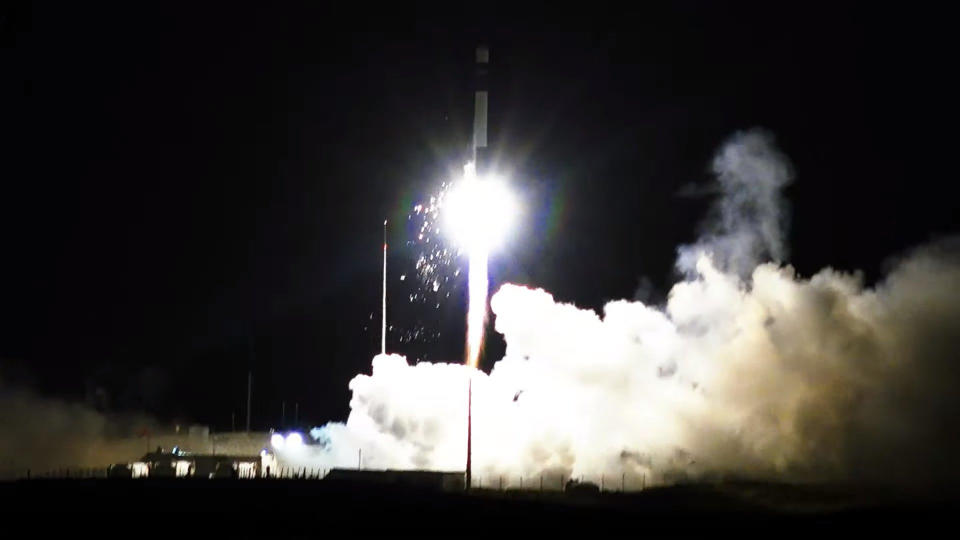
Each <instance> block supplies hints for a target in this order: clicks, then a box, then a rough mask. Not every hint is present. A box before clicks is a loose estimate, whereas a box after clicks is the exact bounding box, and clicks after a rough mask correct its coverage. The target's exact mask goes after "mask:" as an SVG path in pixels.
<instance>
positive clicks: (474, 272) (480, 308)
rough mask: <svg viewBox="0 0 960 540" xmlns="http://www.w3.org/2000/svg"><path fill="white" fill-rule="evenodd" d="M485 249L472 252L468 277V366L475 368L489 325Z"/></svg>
mask: <svg viewBox="0 0 960 540" xmlns="http://www.w3.org/2000/svg"><path fill="white" fill-rule="evenodd" d="M488 257H489V255H488V253H487V251H486V250H485V249H483V248H479V249H476V250H472V251H471V252H470V274H469V275H468V276H467V280H468V289H469V293H468V294H469V300H468V308H467V355H466V356H467V358H466V363H467V365H468V366H470V367H472V368H475V367H477V364H478V363H479V360H480V349H481V348H482V347H483V332H484V328H485V327H486V324H487V293H488V290H487V289H488V287H489V278H488V277H487V259H488Z"/></svg>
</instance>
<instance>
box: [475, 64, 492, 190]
mask: <svg viewBox="0 0 960 540" xmlns="http://www.w3.org/2000/svg"><path fill="white" fill-rule="evenodd" d="M489 71H490V49H488V48H487V47H485V46H480V47H477V56H476V64H475V72H474V93H473V163H474V167H475V170H476V171H477V174H478V175H483V174H485V173H486V172H487V167H488V166H489V155H488V154H489V152H488V147H487V110H488V108H489V101H488V100H489V88H488V75H489Z"/></svg>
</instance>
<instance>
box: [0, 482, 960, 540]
mask: <svg viewBox="0 0 960 540" xmlns="http://www.w3.org/2000/svg"><path fill="white" fill-rule="evenodd" d="M0 500H2V502H3V508H4V512H5V513H9V515H10V516H17V518H16V519H17V520H18V521H23V520H27V521H28V522H30V523H35V524H38V525H41V526H42V527H44V528H53V529H59V528H64V527H65V528H67V529H69V530H71V531H80V530H84V529H89V528H91V527H92V528H95V529H96V530H106V531H112V532H118V533H119V532H120V531H129V530H130V529H129V527H131V526H132V527H134V528H136V529H142V528H143V527H144V526H145V525H148V527H149V532H150V533H151V534H156V533H161V532H163V533H167V532H177V531H180V532H181V533H184V534H185V537H187V538H193V537H195V533H197V532H200V531H206V532H217V533H222V534H239V535H240V536H241V537H242V536H244V535H247V534H256V535H257V536H260V537H273V536H288V535H295V536H298V537H331V534H333V531H334V528H335V527H336V526H339V525H342V526H345V527H348V528H356V529H357V530H372V529H387V530H403V531H408V532H415V531H424V530H436V531H444V530H445V531H448V532H452V531H455V530H461V528H466V529H465V531H466V532H467V533H476V532H478V531H490V532H497V531H499V533H501V535H502V534H506V535H507V536H510V535H511V534H513V533H518V532H520V531H521V530H524V529H531V528H534V529H538V530H551V531H565V532H571V531H584V532H588V531H594V532H596V531H602V530H608V529H617V530H620V529H625V528H626V529H634V530H635V531H636V533H637V535H641V534H642V533H643V532H650V531H657V532H664V533H667V532H706V531H716V530H737V531H741V532H748V533H749V532H755V533H767V532H772V531H780V532H783V533H788V534H789V533H791V532H794V533H795V532H798V531H804V530H809V529H814V530H823V531H834V532H836V531H837V530H849V531H863V530H868V531H885V532H889V531H890V530H891V528H897V529H899V528H914V527H921V528H922V529H926V528H927V527H932V526H934V525H935V524H937V523H940V522H943V523H946V522H947V519H948V518H950V517H952V516H953V515H955V511H956V510H957V509H960V505H957V504H956V501H957V499H956V498H954V497H947V496H943V495H941V496H935V497H934V496H927V497H919V498H918V497H915V496H910V495H907V494H906V493H903V492H897V491H890V492H879V491H876V490H849V489H840V488H826V487H806V488H801V487H795V486H782V485H771V484H727V485H721V486H678V487H671V488H660V489H651V490H647V491H645V492H643V493H632V494H625V495H624V494H619V493H606V494H602V495H582V496H571V495H563V494H560V493H556V492H554V493H542V494H541V493H538V492H535V491H527V492H517V491H506V492H500V491H486V490H484V491H478V492H473V493H470V494H463V493H436V492H429V491H416V490H410V489H392V488H382V487H381V488H366V487H363V486H351V485H339V486H338V485H331V484H329V483H324V482H319V481H303V480H267V481H250V480H246V481H234V480H223V481H216V480H166V481H164V480H148V481H129V480H127V481H124V480H112V481H110V480H73V481H70V480H33V481H21V482H12V483H6V484H0ZM63 512H66V513H69V514H70V515H71V516H75V517H71V518H65V519H57V520H44V519H42V518H43V516H45V515H46V516H49V515H54V514H56V515H59V514H61V513H63ZM31 515H33V517H31ZM34 517H36V518H41V519H40V520H39V521H38V520H36V519H34ZM186 525H189V528H188V529H182V527H184V526H186ZM345 532H346V531H345ZM262 535H266V536H262Z"/></svg>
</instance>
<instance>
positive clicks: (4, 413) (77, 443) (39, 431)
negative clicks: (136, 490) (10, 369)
mask: <svg viewBox="0 0 960 540" xmlns="http://www.w3.org/2000/svg"><path fill="white" fill-rule="evenodd" d="M144 427H148V428H150V429H151V430H155V427H156V422H155V421H154V420H152V419H150V418H147V417H145V416H142V415H107V414H103V413H100V412H98V411H96V410H94V409H92V408H90V407H88V406H86V405H84V404H81V403H70V402H67V401H61V400H57V399H51V398H47V397H43V396H39V395H37V394H35V393H33V392H31V391H29V390H26V389H24V388H21V387H16V386H10V385H5V384H4V383H3V381H2V380H0V435H2V436H0V479H5V478H19V477H22V476H23V475H24V474H25V473H26V471H27V470H28V469H29V470H31V471H32V473H33V474H35V475H39V474H42V473H46V472H49V471H54V470H57V469H66V468H72V469H74V470H76V469H78V468H94V467H104V466H106V465H108V464H110V463H119V462H127V461H131V460H133V459H135V458H136V457H139V456H140V455H142V454H143V453H144V451H145V447H144V443H143V442H140V441H138V440H137V439H136V438H135V433H136V430H137V429H140V428H144Z"/></svg>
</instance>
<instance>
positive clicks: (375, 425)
mask: <svg viewBox="0 0 960 540" xmlns="http://www.w3.org/2000/svg"><path fill="white" fill-rule="evenodd" d="M714 169H715V172H716V175H717V180H718V182H720V184H721V186H722V188H723V189H722V194H723V195H722V197H721V198H720V200H719V202H718V207H717V211H716V214H715V216H716V221H714V222H712V225H711V228H710V229H709V230H708V232H707V233H706V234H705V236H703V237H702V238H701V239H700V241H698V242H697V243H695V244H694V245H693V246H690V247H686V248H682V249H681V251H680V253H681V256H680V261H679V263H678V264H679V266H680V268H683V269H684V270H685V271H686V272H687V277H686V279H685V280H683V281H681V282H679V283H677V284H675V285H674V286H673V288H672V289H671V291H670V293H669V295H668V299H667V301H666V304H665V305H664V306H662V307H653V306H648V305H645V304H643V303H641V302H638V301H626V300H623V301H615V302H610V303H609V304H607V305H606V307H605V308H604V311H603V314H602V316H601V315H598V314H597V313H595V312H593V311H591V310H583V309H579V308H577V307H576V306H573V305H570V304H563V303H558V302H556V301H555V300H554V299H553V297H552V296H551V295H550V294H548V293H547V292H545V291H543V290H539V289H538V290H533V289H529V288H525V287H521V286H517V285H504V286H503V287H501V288H500V289H499V291H498V292H497V293H496V294H495V295H494V296H493V298H492V299H491V309H492V311H493V312H494V314H495V316H496V319H495V325H496V330H497V332H500V333H501V334H503V336H504V338H505V340H506V343H507V349H506V355H505V356H504V357H503V358H502V359H501V360H500V361H498V362H497V363H496V364H495V366H494V367H493V369H492V371H491V373H490V374H489V375H487V374H485V373H482V372H479V371H476V370H473V369H470V368H467V367H465V366H462V365H456V364H429V363H420V364H418V365H414V366H411V365H408V363H407V362H406V360H405V359H404V358H403V357H400V356H397V355H386V356H384V355H380V356H377V357H376V358H374V360H373V371H372V374H370V375H358V376H357V377H355V378H354V379H353V380H352V381H351V383H350V388H351V390H352V391H353V399H352V401H351V404H350V405H351V410H352V412H351V414H350V417H349V419H348V420H347V422H346V424H329V425H327V426H325V427H324V428H322V429H320V430H318V431H317V432H316V433H315V435H316V437H317V438H318V439H319V440H320V442H321V443H322V444H321V445H320V446H319V447H317V446H315V447H307V448H301V449H299V450H298V451H299V452H301V453H300V454H299V455H286V456H283V457H284V458H285V459H288V460H293V461H297V460H302V461H305V462H308V463H310V464H312V465H314V466H318V465H319V466H328V467H329V466H350V467H353V466H356V464H357V460H358V457H359V456H358V454H359V452H360V451H362V460H363V466H364V467H369V468H430V469H443V470H463V468H464V462H465V449H466V389H467V381H468V378H470V377H473V396H474V409H473V411H474V414H473V425H474V432H473V441H474V444H473V463H474V477H475V478H477V477H480V478H483V477H484V476H486V477H488V478H489V477H493V476H500V475H503V476H504V478H507V479H508V480H507V482H508V483H509V484H514V485H515V484H516V483H517V482H518V479H519V478H520V477H521V476H523V477H527V478H529V477H531V476H533V477H536V476H539V475H547V476H548V477H549V476H550V475H564V476H565V477H567V478H569V477H570V476H584V477H585V478H589V479H592V480H594V481H598V480H599V479H600V477H601V475H604V476H605V477H606V478H607V479H611V480H612V479H617V480H621V481H622V479H626V480H625V482H626V484H627V486H626V487H627V488H628V489H629V488H630V487H636V486H637V485H638V484H637V482H638V479H640V478H642V479H643V481H645V482H647V483H648V484H649V483H663V482H671V481H676V480H678V479H682V478H730V477H739V478H744V477H747V478H764V479H780V480H794V481H849V482H899V483H917V484H929V483H936V482H938V481H944V482H949V481H955V480H956V479H957V476H960V474H958V473H957V469H956V468H955V467H953V466H952V465H951V462H952V459H953V456H954V455H955V454H956V453H957V452H958V451H960V439H958V438H957V437H956V433H957V428H958V427H960V425H958V424H960V420H958V418H960V414H958V413H960V397H958V393H957V392H956V386H957V383H960V373H958V371H960V363H958V357H957V354H958V353H957V351H958V350H960V302H958V300H960V298H958V296H960V292H958V291H960V242H958V241H957V239H949V240H944V241H940V242H937V243H933V244H930V245H927V246H923V247H920V248H918V249H916V250H914V251H912V252H910V253H908V254H906V255H905V256H903V257H902V258H901V259H900V260H899V262H898V263H897V264H896V265H894V266H893V268H892V270H891V271H890V272H889V273H888V275H887V276H886V277H885V278H884V279H883V280H882V281H880V282H879V283H878V284H876V285H875V286H872V287H868V286H865V284H864V282H863V278H862V276H861V275H860V274H858V273H845V272H840V271H836V270H832V269H825V270H822V271H820V272H819V273H817V274H816V275H814V276H812V277H809V278H804V277H801V276H798V275H797V274H796V272H795V271H794V269H793V268H792V267H790V266H789V265H784V264H782V263H781V262H780V261H781V260H782V258H783V257H785V255H786V248H785V245H784V240H783V232H784V230H785V227H784V213H783V206H782V201H781V194H780V190H781V188H782V187H783V186H785V185H786V184H787V183H788V182H789V181H790V179H791V172H790V170H791V168H790V166H789V165H788V164H787V162H786V160H785V159H784V158H783V156H782V155H781V154H780V153H779V152H778V151H777V150H776V149H775V148H774V147H773V146H772V144H771V138H770V137H769V136H768V135H766V134H764V133H763V132H757V131H752V132H747V133H742V134H738V135H736V136H734V137H733V138H732V139H731V140H730V141H729V142H728V143H727V144H726V145H724V146H723V147H722V148H721V150H720V151H719V153H718V155H717V157H716V159H715V160H714ZM766 258H772V259H773V261H775V262H760V263H759V264H758V262H759V261H763V260H764V259H766ZM528 481H530V480H528ZM614 481H616V480H614Z"/></svg>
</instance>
